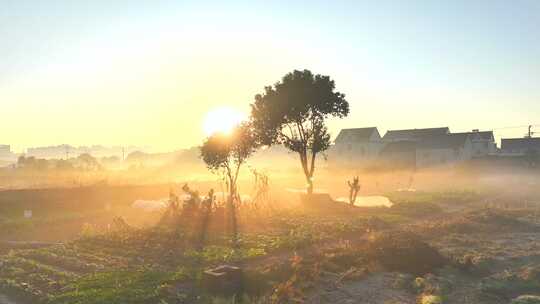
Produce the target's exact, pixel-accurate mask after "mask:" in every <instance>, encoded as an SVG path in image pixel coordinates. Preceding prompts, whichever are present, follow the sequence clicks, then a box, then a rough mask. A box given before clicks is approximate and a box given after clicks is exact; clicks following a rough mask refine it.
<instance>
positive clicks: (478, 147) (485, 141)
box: [452, 129, 497, 157]
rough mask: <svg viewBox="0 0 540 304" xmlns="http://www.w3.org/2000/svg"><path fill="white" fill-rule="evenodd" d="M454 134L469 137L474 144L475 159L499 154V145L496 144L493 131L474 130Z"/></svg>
mask: <svg viewBox="0 0 540 304" xmlns="http://www.w3.org/2000/svg"><path fill="white" fill-rule="evenodd" d="M452 134H468V135H469V137H470V139H471V143H472V151H473V157H483V156H488V155H494V154H496V153H497V144H496V143H495V136H493V131H479V130H478V129H474V130H472V132H463V133H452Z"/></svg>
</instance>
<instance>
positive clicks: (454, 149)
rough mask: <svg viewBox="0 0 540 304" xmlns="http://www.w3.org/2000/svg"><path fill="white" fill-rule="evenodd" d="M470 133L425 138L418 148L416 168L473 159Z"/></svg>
mask: <svg viewBox="0 0 540 304" xmlns="http://www.w3.org/2000/svg"><path fill="white" fill-rule="evenodd" d="M473 154H474V152H473V142H472V140H471V135H470V134H469V133H450V134H446V135H442V136H430V137H425V138H423V139H422V140H421V141H419V142H418V144H417V146H416V166H417V167H429V166H438V165H451V164H455V163H457V162H462V161H466V160H469V159H471V158H472V157H473Z"/></svg>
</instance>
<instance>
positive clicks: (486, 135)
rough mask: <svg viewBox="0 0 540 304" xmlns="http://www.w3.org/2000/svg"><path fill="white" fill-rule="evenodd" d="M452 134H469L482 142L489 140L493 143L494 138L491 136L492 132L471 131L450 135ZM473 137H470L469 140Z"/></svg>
mask: <svg viewBox="0 0 540 304" xmlns="http://www.w3.org/2000/svg"><path fill="white" fill-rule="evenodd" d="M452 134H469V135H471V136H479V137H480V139H482V140H491V141H495V136H493V131H472V132H461V133H452ZM472 138H474V137H471V139H472Z"/></svg>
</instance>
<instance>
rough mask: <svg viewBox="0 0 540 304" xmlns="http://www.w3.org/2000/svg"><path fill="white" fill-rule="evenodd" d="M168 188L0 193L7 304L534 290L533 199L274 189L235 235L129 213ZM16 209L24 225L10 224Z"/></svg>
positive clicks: (2, 285)
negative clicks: (377, 200) (363, 200)
mask: <svg viewBox="0 0 540 304" xmlns="http://www.w3.org/2000/svg"><path fill="white" fill-rule="evenodd" d="M201 187H203V186H201ZM169 188H170V185H157V186H137V187H135V186H129V187H128V186H125V187H102V188H97V187H93V188H91V187H90V188H74V189H56V190H54V189H53V190H31V191H30V190H28V191H26V190H19V191H5V192H0V199H1V201H2V203H3V204H2V206H1V208H3V209H2V213H1V214H2V216H3V219H2V221H1V225H2V228H3V229H2V231H1V232H0V236H1V238H0V239H2V240H4V241H2V242H1V243H0V244H1V245H0V290H1V292H0V294H3V296H2V297H4V296H7V297H9V299H10V301H12V302H13V303H18V304H20V303H22V304H25V303H65V304H68V303H73V304H75V303H95V304H98V303H103V304H104V303H240V302H242V303H426V304H427V303H456V304H457V303H485V304H487V303H509V302H510V301H512V300H513V299H516V298H518V297H519V296H523V295H537V296H538V295H540V236H539V235H540V234H539V232H540V224H539V223H540V221H539V218H540V214H538V210H539V209H538V205H537V204H535V203H534V202H533V201H528V202H526V203H523V201H522V200H517V199H516V200H512V199H509V198H507V197H506V196H502V195H501V193H500V192H497V195H494V194H493V193H495V192H491V194H490V192H487V191H482V192H476V191H471V190H456V189H449V190H445V191H440V190H431V191H414V192H408V191H405V192H404V191H387V193H386V196H387V197H388V198H390V200H391V201H392V202H393V203H394V204H393V206H392V207H389V208H388V207H352V206H348V205H346V204H341V203H337V202H332V201H325V199H324V198H323V199H318V200H317V199H315V198H313V197H312V198H310V199H306V198H305V197H304V199H300V200H298V198H297V196H298V195H291V194H289V195H288V196H286V195H278V194H276V196H275V198H274V199H275V200H279V201H282V202H286V203H275V202H274V203H272V204H260V205H250V204H244V205H240V206H238V208H237V210H236V215H237V216H236V220H237V227H238V235H237V236H236V237H233V236H232V233H231V226H230V223H229V222H228V221H227V217H226V214H227V213H226V212H225V209H223V207H221V209H220V208H217V209H215V210H213V211H212V212H211V213H209V214H210V215H209V218H206V220H205V217H204V215H205V214H204V213H203V212H202V210H203V209H198V211H194V212H192V213H190V216H189V217H185V216H184V217H181V216H180V217H178V218H176V219H175V218H174V217H172V218H169V220H167V221H165V220H164V218H165V217H164V216H163V212H153V213H144V214H141V211H140V210H133V208H131V203H132V202H133V201H134V200H136V199H156V198H158V197H162V196H163V193H167V191H168V190H169ZM534 195H535V193H532V194H531V195H530V196H531V197H534ZM294 197H296V199H295V198H294ZM73 200H77V204H73ZM95 202H99V204H96V203H95ZM75 206H76V207H75ZM96 206H97V207H96ZM26 209H32V210H33V214H34V218H33V219H32V220H28V219H21V214H22V213H23V211H24V210H26ZM59 210H61V212H59ZM120 216H121V217H120ZM8 241H9V242H8ZM14 241H19V242H14ZM28 241H39V242H38V243H35V242H28ZM223 264H227V265H235V266H238V267H240V268H241V269H242V272H243V274H242V279H241V284H240V285H239V286H229V287H228V288H225V290H218V291H216V290H215V289H213V288H211V286H209V285H208V283H207V279H206V277H205V274H204V271H205V270H208V269H211V268H213V267H216V266H219V265H223ZM231 290H233V291H234V292H232V291H231ZM1 301H2V300H1V298H0V302H1ZM516 303H518V302H516ZM523 303H526V302H523ZM531 303H533V302H531Z"/></svg>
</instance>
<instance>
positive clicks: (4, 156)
mask: <svg viewBox="0 0 540 304" xmlns="http://www.w3.org/2000/svg"><path fill="white" fill-rule="evenodd" d="M16 159H17V156H16V155H15V153H13V152H11V146H10V145H0V161H3V162H7V163H8V164H9V163H11V162H14V161H15V160H16Z"/></svg>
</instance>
